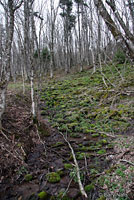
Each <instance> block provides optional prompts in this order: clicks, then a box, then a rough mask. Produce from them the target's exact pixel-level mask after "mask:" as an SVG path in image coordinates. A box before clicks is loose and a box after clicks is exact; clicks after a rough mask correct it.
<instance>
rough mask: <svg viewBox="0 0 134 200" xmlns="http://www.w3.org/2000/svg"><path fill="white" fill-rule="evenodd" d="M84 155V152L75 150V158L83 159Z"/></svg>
mask: <svg viewBox="0 0 134 200" xmlns="http://www.w3.org/2000/svg"><path fill="white" fill-rule="evenodd" d="M85 156H86V154H85V153H80V152H77V155H76V158H77V160H83V159H84V158H85Z"/></svg>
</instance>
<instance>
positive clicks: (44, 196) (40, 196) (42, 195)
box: [38, 191, 48, 200]
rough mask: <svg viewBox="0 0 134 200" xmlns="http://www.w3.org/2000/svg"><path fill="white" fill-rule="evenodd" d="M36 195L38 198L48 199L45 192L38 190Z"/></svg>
mask: <svg viewBox="0 0 134 200" xmlns="http://www.w3.org/2000/svg"><path fill="white" fill-rule="evenodd" d="M38 197H39V199H42V200H45V199H48V198H47V197H48V194H47V192H45V191H42V192H40V193H39V194H38Z"/></svg>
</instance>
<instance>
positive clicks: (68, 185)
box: [62, 178, 73, 198]
mask: <svg viewBox="0 0 134 200" xmlns="http://www.w3.org/2000/svg"><path fill="white" fill-rule="evenodd" d="M72 180H73V178H72V179H71V180H70V181H69V183H68V186H67V189H66V190H65V192H64V193H63V195H62V198H63V197H64V196H65V195H66V193H67V191H68V190H69V187H70V185H71V182H72Z"/></svg>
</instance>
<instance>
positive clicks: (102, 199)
mask: <svg viewBox="0 0 134 200" xmlns="http://www.w3.org/2000/svg"><path fill="white" fill-rule="evenodd" d="M97 200H106V197H104V196H103V195H102V196H100V198H98V199H97Z"/></svg>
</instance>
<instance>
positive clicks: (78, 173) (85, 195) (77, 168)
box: [59, 132, 87, 198]
mask: <svg viewBox="0 0 134 200" xmlns="http://www.w3.org/2000/svg"><path fill="white" fill-rule="evenodd" d="M59 133H60V134H61V135H62V136H63V138H64V140H65V141H66V143H67V144H68V146H69V148H70V150H71V152H72V156H73V160H74V163H75V167H76V173H77V178H78V184H79V188H80V192H81V194H82V195H83V196H84V197H85V198H87V194H86V192H85V190H84V187H83V185H82V182H81V178H80V169H79V166H78V162H77V160H76V156H75V153H74V150H73V148H72V146H71V144H70V143H69V141H68V140H67V139H66V138H65V136H64V135H63V133H61V132H59Z"/></svg>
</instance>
